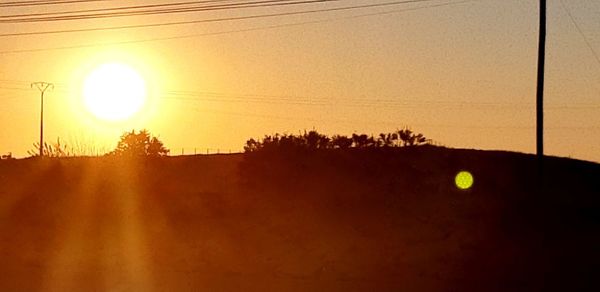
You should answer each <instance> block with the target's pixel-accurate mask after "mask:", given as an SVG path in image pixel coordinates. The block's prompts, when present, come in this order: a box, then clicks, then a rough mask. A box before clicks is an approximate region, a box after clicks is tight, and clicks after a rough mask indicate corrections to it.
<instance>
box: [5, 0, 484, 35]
mask: <svg viewBox="0 0 600 292" xmlns="http://www.w3.org/2000/svg"><path fill="white" fill-rule="evenodd" d="M428 1H431V0H421V1H419V2H428ZM473 1H477V0H471V1H459V2H450V3H442V4H437V5H429V6H425V7H416V8H412V9H404V10H400V11H409V10H419V9H425V8H434V7H440V6H448V5H456V4H462V3H466V2H473ZM410 2H412V1H410ZM406 3H409V2H408V1H399V2H391V3H381V4H369V5H356V6H345V7H336V8H327V9H314V10H303V11H294V12H281V13H269V14H255V15H248V16H239V17H224V18H212V19H198V20H190V21H176V22H160V23H151V24H138V25H123V26H111V27H98V28H84V29H66V30H51V31H40V32H20V33H7V34H0V37H9V36H26V35H43V34H57V33H73V32H90V31H104V30H121V29H132V28H147V27H159V26H172V25H185V24H199V23H211V22H223V21H236V20H249V19H258V18H271V17H278V16H292V15H303V14H313V13H322V12H333V11H344V10H355V9H364V8H372V7H379V6H390V5H400V4H406ZM400 11H392V12H381V13H376V14H368V15H365V16H373V15H383V14H390V13H395V12H400ZM306 23H311V22H306ZM302 24H304V23H302Z"/></svg>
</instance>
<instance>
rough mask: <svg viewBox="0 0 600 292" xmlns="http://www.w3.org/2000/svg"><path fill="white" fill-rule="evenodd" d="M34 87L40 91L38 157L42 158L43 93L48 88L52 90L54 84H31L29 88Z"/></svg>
mask: <svg viewBox="0 0 600 292" xmlns="http://www.w3.org/2000/svg"><path fill="white" fill-rule="evenodd" d="M34 86H35V87H36V88H37V89H38V90H39V91H40V106H41V109H40V157H44V92H46V89H48V88H54V84H52V83H48V82H34V83H31V88H33V87H34Z"/></svg>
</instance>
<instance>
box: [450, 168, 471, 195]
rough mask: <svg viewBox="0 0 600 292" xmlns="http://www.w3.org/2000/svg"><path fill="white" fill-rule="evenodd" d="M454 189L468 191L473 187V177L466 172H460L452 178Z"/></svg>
mask: <svg viewBox="0 0 600 292" xmlns="http://www.w3.org/2000/svg"><path fill="white" fill-rule="evenodd" d="M454 183H455V184H456V187H458V188H459V189H461V190H466V189H469V188H471V187H472V186H473V175H472V174H471V173H470V172H468V171H465V170H463V171H460V172H459V173H458V174H456V177H455V178H454Z"/></svg>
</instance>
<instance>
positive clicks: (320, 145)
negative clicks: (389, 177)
mask: <svg viewBox="0 0 600 292" xmlns="http://www.w3.org/2000/svg"><path fill="white" fill-rule="evenodd" d="M428 144H431V140H429V139H427V138H425V136H424V135H423V134H421V133H414V132H413V131H412V130H410V129H407V128H405V129H402V130H397V131H396V132H393V133H381V134H379V137H377V138H375V137H373V136H372V135H371V136H369V135H367V134H356V133H354V134H352V136H350V137H348V136H343V135H334V136H332V137H331V138H330V137H328V136H327V135H323V134H320V133H319V132H317V131H315V130H312V131H309V132H306V131H305V132H304V133H303V134H300V135H290V134H283V135H280V134H274V135H266V136H265V137H264V138H263V139H262V140H261V139H254V138H251V139H249V140H248V141H246V145H245V146H244V151H245V152H257V151H274V150H279V151H289V150H293V149H295V150H312V151H314V150H318V149H348V148H390V147H408V146H419V145H428Z"/></svg>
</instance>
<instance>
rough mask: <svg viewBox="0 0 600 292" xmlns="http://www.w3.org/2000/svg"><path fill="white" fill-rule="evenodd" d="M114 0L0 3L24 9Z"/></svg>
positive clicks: (48, 0) (2, 5)
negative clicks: (25, 7) (26, 7)
mask: <svg viewBox="0 0 600 292" xmlns="http://www.w3.org/2000/svg"><path fill="white" fill-rule="evenodd" d="M106 1H114V0H55V1H50V0H45V1H11V2H4V3H0V7H24V6H42V5H61V4H74V3H84V2H106Z"/></svg>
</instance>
